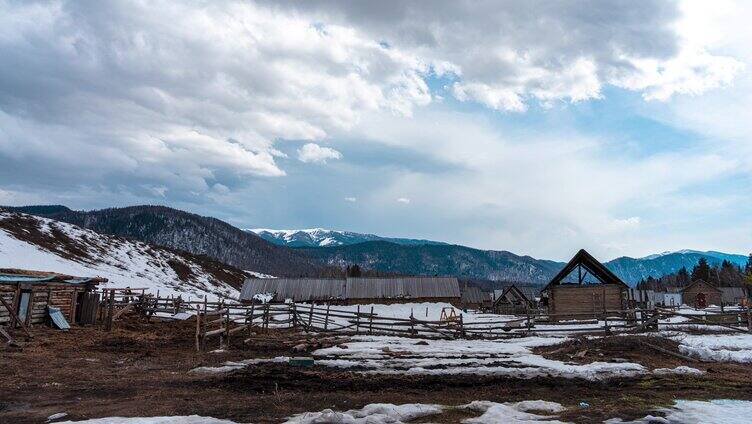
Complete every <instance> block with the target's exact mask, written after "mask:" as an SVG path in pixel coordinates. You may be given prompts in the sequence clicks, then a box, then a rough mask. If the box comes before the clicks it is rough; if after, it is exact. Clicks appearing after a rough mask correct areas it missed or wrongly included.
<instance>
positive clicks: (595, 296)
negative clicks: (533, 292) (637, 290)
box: [542, 249, 629, 320]
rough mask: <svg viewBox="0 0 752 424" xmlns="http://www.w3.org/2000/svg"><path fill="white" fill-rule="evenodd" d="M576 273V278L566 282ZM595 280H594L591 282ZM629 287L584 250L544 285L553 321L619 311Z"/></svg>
mask: <svg viewBox="0 0 752 424" xmlns="http://www.w3.org/2000/svg"><path fill="white" fill-rule="evenodd" d="M572 273H576V275H575V277H576V281H574V282H570V281H566V279H567V277H569V276H570V274H572ZM593 279H595V281H593ZM628 289H629V287H628V286H627V285H626V284H625V283H624V282H623V281H621V279H619V277H617V276H616V275H615V274H614V273H613V272H611V271H610V270H609V269H608V268H606V267H605V266H604V265H603V264H601V263H600V262H598V260H596V259H595V258H594V257H593V256H592V255H590V254H589V253H588V252H586V251H585V250H584V249H583V250H580V251H579V252H577V254H576V255H575V256H574V257H573V258H572V260H570V261H569V262H568V263H567V264H566V265H565V266H564V268H563V269H562V270H561V271H560V272H559V273H558V274H556V276H554V278H552V279H551V281H550V282H549V283H548V284H547V285H546V286H545V287H544V288H543V290H542V291H543V292H544V293H545V294H546V296H547V303H548V312H549V316H551V317H552V319H553V320H561V319H572V318H580V319H582V318H593V317H600V316H603V315H604V314H605V313H606V312H607V311H621V310H623V309H624V308H625V306H626V305H625V303H626V301H627V290H628Z"/></svg>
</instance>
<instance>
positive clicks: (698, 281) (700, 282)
mask: <svg viewBox="0 0 752 424" xmlns="http://www.w3.org/2000/svg"><path fill="white" fill-rule="evenodd" d="M698 284H702V285H704V286H707V287H709V288H710V289H711V290H715V291H717V292H718V293H721V290H720V289H719V288H718V287H715V286H713V285H712V284H709V283H708V282H706V281H705V280H695V281H693V282H692V284H690V285H688V286H687V287H684V288H683V289H682V290H681V291H682V293H684V292H685V291H687V290H689V288H690V287H694V286H696V285H698Z"/></svg>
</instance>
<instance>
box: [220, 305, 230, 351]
mask: <svg viewBox="0 0 752 424" xmlns="http://www.w3.org/2000/svg"><path fill="white" fill-rule="evenodd" d="M230 322H231V321H230V307H229V306H228V307H227V311H226V312H225V337H226V338H227V340H225V346H226V349H227V350H229V349H230ZM219 348H220V349H222V346H221V344H220V346H219Z"/></svg>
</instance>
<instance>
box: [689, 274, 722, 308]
mask: <svg viewBox="0 0 752 424" xmlns="http://www.w3.org/2000/svg"><path fill="white" fill-rule="evenodd" d="M721 296H722V292H721V290H720V289H719V288H718V287H714V286H712V285H710V284H708V283H707V282H705V281H703V280H695V281H694V282H692V284H690V285H688V286H687V287H684V289H682V298H683V300H684V303H685V304H687V305H689V306H693V307H695V308H698V309H702V308H707V307H708V306H710V305H717V306H720V305H721V304H722V300H721Z"/></svg>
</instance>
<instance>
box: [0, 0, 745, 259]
mask: <svg viewBox="0 0 752 424" xmlns="http://www.w3.org/2000/svg"><path fill="white" fill-rule="evenodd" d="M750 18H752V5H750V3H749V2H738V3H735V2H726V1H713V2H707V1H702V0H698V1H649V0H646V1H641V2H639V3H634V2H631V1H605V0H603V1H601V0H599V1H580V2H572V1H530V0H520V1H504V2H500V1H489V2H484V1H457V0H447V1H432V2H431V3H430V5H429V4H427V3H424V2H410V3H407V2H392V1H380V2H370V1H362V2H360V1H356V2H338V1H331V2H329V1H306V2H285V1H282V2H280V1H269V2H265V1H263V2H257V3H254V2H245V1H244V2H232V1H228V2H224V1H221V2H220V1H211V2H160V1H157V2H147V1H143V2H99V1H91V2H86V1H75V2H73V1H71V2H65V1H63V2H28V1H18V2H15V1H10V2H8V1H4V0H0V57H1V58H2V59H0V204H11V205H23V204H42V203H43V204H52V203H54V204H64V205H67V206H69V207H72V208H77V209H93V208H103V207H109V206H124V205H133V204H145V203H148V204H165V205H170V206H174V207H178V208H181V209H185V210H189V211H193V212H196V213H200V214H205V215H211V216H216V217H218V218H221V219H224V220H226V221H228V222H230V223H232V224H234V225H236V226H239V227H267V228H308V227H325V228H333V229H347V230H352V231H359V232H370V233H376V234H381V235H388V236H401V237H420V238H428V239H437V240H443V241H448V242H455V243H460V244H465V245H470V246H474V247H479V248H488V249H504V250H510V251H513V252H515V253H520V254H529V255H532V256H535V257H543V258H550V259H558V260H562V259H566V258H568V257H569V256H571V254H572V253H573V252H574V251H575V250H576V249H578V248H581V247H584V248H587V249H589V250H591V251H592V252H593V253H595V254H596V255H597V256H598V257H600V258H602V259H610V258H613V257H616V256H621V255H628V256H642V255H646V254H649V253H654V252H659V251H664V250H676V249H684V248H691V249H702V250H709V249H713V250H721V251H728V252H735V253H746V252H749V251H750V250H752V200H751V199H752V74H751V72H752V66H751V65H752V43H749V40H752V30H751V29H750V25H749V23H748V22H749V20H750Z"/></svg>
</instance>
